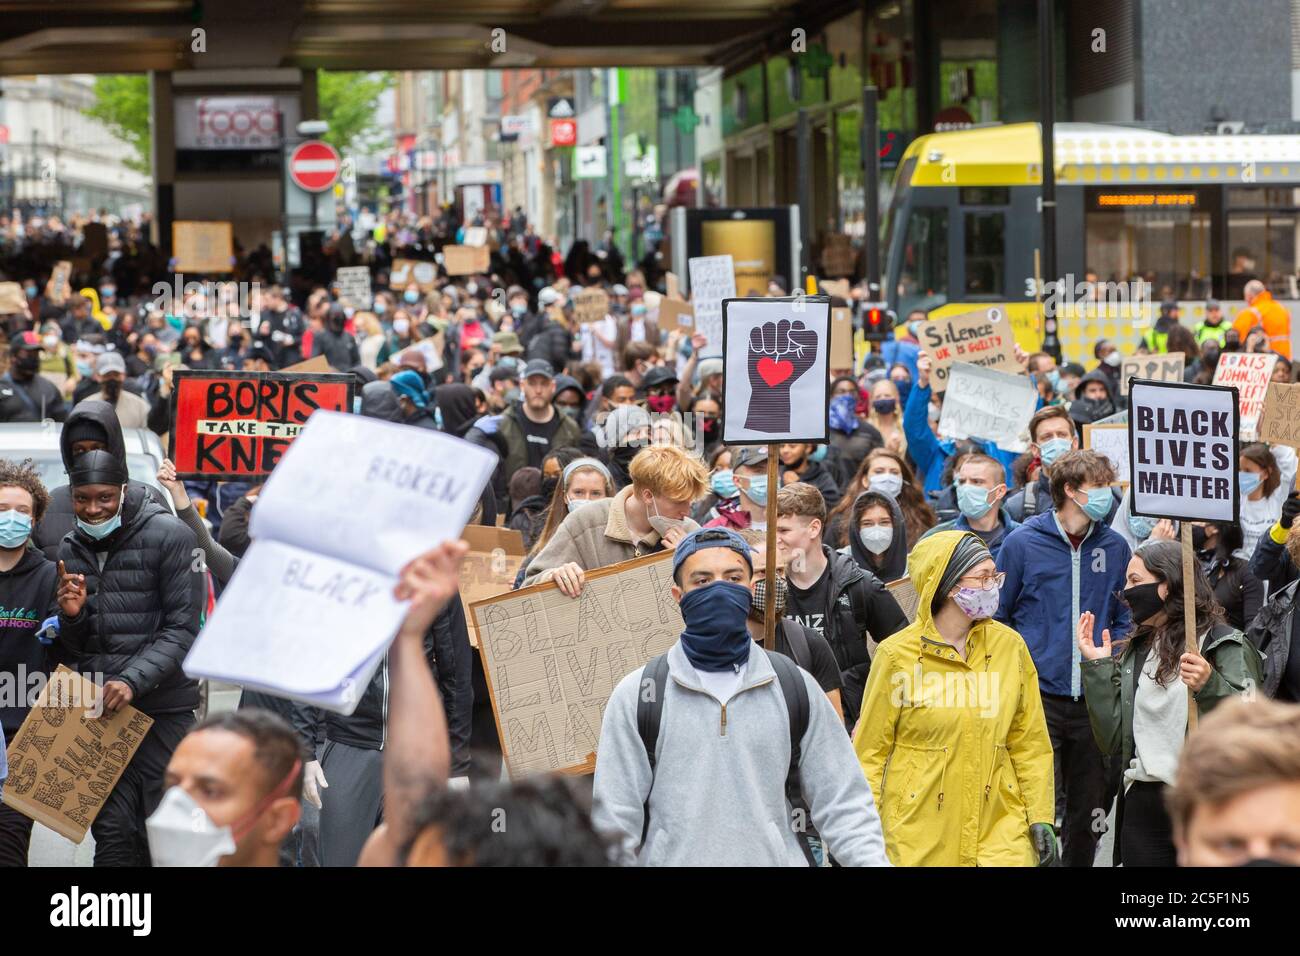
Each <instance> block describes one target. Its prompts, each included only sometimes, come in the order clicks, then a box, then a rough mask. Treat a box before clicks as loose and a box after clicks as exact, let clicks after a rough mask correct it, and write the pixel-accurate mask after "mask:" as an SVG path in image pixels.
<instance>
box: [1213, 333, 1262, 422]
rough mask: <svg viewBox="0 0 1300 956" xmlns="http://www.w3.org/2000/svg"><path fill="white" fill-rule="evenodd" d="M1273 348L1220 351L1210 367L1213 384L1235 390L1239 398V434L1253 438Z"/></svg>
mask: <svg viewBox="0 0 1300 956" xmlns="http://www.w3.org/2000/svg"><path fill="white" fill-rule="evenodd" d="M1277 358H1278V357H1277V354H1276V353H1274V352H1223V353H1222V354H1220V355H1219V364H1218V366H1217V367H1216V368H1215V370H1214V381H1213V383H1212V384H1214V385H1222V386H1224V387H1231V388H1235V389H1236V390H1237V396H1238V401H1240V402H1241V438H1242V440H1243V441H1254V440H1255V433H1256V431H1257V429H1258V428H1259V416H1260V414H1261V413H1262V412H1263V411H1264V397H1265V396H1266V395H1267V394H1268V386H1269V379H1271V378H1272V377H1273V366H1274V365H1276V364H1277Z"/></svg>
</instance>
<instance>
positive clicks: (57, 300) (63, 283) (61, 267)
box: [45, 259, 72, 305]
mask: <svg viewBox="0 0 1300 956" xmlns="http://www.w3.org/2000/svg"><path fill="white" fill-rule="evenodd" d="M71 280H72V263H71V262H69V261H68V260H67V259H62V260H60V261H59V262H56V263H54V270H53V271H52V272H51V273H50V282H49V285H47V286H46V287H45V293H46V295H47V296H49V299H50V301H51V302H53V303H54V304H55V305H63V304H64V303H65V302H67V301H68V296H69V295H70V294H71V293H72V281H71Z"/></svg>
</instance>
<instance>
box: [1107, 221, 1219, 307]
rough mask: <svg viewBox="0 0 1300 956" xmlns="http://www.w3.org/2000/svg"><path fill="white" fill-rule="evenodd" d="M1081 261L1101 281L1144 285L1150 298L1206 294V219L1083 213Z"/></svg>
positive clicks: (1207, 279) (1208, 293)
mask: <svg viewBox="0 0 1300 956" xmlns="http://www.w3.org/2000/svg"><path fill="white" fill-rule="evenodd" d="M1086 221H1087V249H1086V251H1085V253H1084V261H1085V262H1086V263H1087V264H1088V267H1089V268H1091V269H1095V270H1096V272H1097V277H1098V279H1099V280H1100V281H1102V282H1131V281H1134V280H1138V279H1141V280H1144V281H1146V282H1149V283H1150V284H1151V286H1150V294H1151V297H1152V298H1153V299H1154V300H1155V301H1157V302H1159V301H1161V300H1162V299H1170V298H1173V299H1203V298H1206V297H1207V296H1209V295H1210V294H1211V289H1210V274H1211V271H1212V267H1211V263H1210V214H1209V213H1208V212H1206V211H1202V210H1191V209H1150V210H1147V209H1142V210H1136V209H1126V210H1123V211H1120V210H1106V211H1100V212H1089V213H1088V214H1087V220H1086Z"/></svg>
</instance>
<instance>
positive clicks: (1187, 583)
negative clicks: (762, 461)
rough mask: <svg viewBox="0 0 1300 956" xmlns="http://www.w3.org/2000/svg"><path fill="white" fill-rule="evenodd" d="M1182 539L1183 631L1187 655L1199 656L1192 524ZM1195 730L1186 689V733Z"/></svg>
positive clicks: (1193, 709)
mask: <svg viewBox="0 0 1300 956" xmlns="http://www.w3.org/2000/svg"><path fill="white" fill-rule="evenodd" d="M1181 528H1182V538H1183V630H1184V636H1185V639H1186V641H1187V653H1188V654H1200V653H1201V649H1200V648H1199V647H1197V646H1196V565H1195V561H1196V555H1195V553H1194V552H1193V550H1192V523H1191V522H1190V521H1184V522H1183V523H1182V525H1181ZM1195 729H1196V698H1195V697H1194V696H1193V695H1192V689H1191V688H1190V687H1189V688H1187V732H1188V733H1189V734H1190V733H1191V732H1192V731H1193V730H1195Z"/></svg>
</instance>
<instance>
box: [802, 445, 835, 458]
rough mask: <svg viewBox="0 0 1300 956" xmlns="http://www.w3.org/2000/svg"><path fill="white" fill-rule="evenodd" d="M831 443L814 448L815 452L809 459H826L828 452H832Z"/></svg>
mask: <svg viewBox="0 0 1300 956" xmlns="http://www.w3.org/2000/svg"><path fill="white" fill-rule="evenodd" d="M830 450H831V446H830V445H818V446H817V447H816V448H814V449H813V453H812V454H811V455H809V456H808V460H809V461H825V460H826V456H827V454H829V453H830Z"/></svg>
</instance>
